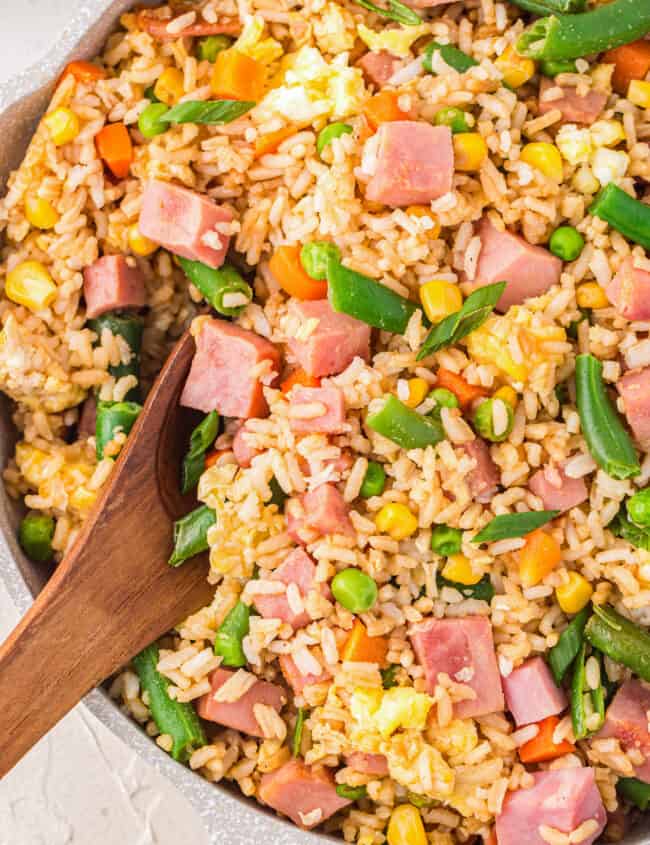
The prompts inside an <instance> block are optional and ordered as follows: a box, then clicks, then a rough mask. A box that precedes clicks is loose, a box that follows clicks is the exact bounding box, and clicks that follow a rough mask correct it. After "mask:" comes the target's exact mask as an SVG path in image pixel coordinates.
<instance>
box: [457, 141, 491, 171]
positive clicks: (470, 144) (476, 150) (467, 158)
mask: <svg viewBox="0 0 650 845" xmlns="http://www.w3.org/2000/svg"><path fill="white" fill-rule="evenodd" d="M454 157H455V165H454V166H455V168H456V170H462V171H471V170H479V169H480V167H481V165H482V164H483V162H484V161H485V159H486V158H487V157H488V147H487V144H486V143H485V140H484V138H483V136H482V135H479V133H478V132H459V133H458V135H454Z"/></svg>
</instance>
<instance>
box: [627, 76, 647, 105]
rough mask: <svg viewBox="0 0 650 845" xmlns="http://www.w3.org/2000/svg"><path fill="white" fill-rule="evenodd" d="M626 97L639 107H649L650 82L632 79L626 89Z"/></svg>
mask: <svg viewBox="0 0 650 845" xmlns="http://www.w3.org/2000/svg"><path fill="white" fill-rule="evenodd" d="M627 98H628V100H629V101H630V102H631V103H634V105H635V106H639V108H642V109H650V82H642V81H641V80H640V79H633V80H632V81H631V82H630V87H629V88H628V91H627Z"/></svg>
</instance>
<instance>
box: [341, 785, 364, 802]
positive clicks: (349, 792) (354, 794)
mask: <svg viewBox="0 0 650 845" xmlns="http://www.w3.org/2000/svg"><path fill="white" fill-rule="evenodd" d="M336 794H337V795H338V796H339V798H347V800H348V801H359V800H360V799H361V798H365V797H366V796H367V795H368V789H367V788H366V787H365V786H348V784H347V783H339V785H338V786H337V787H336Z"/></svg>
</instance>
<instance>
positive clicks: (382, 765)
mask: <svg viewBox="0 0 650 845" xmlns="http://www.w3.org/2000/svg"><path fill="white" fill-rule="evenodd" d="M345 765H346V766H349V767H350V768H351V769H354V770H355V772H361V774H364V775H373V776H374V777H377V778H385V777H386V775H387V774H388V760H387V759H386V758H385V757H384V755H383V754H367V753H366V752H365V751H352V752H351V753H350V754H346V755H345Z"/></svg>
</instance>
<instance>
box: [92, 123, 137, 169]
mask: <svg viewBox="0 0 650 845" xmlns="http://www.w3.org/2000/svg"><path fill="white" fill-rule="evenodd" d="M95 144H96V146H97V152H98V153H99V156H100V158H102V159H103V160H104V162H105V163H106V166H107V167H108V168H109V170H110V171H111V173H112V174H113V175H114V176H116V177H117V178H118V179H126V177H127V176H128V175H129V168H130V167H131V163H132V161H133V144H132V143H131V136H130V135H129V130H128V129H127V128H126V126H125V125H124V124H123V123H108V124H106V126H104V128H103V129H101V130H100V131H99V132H98V133H97V137H96V138H95Z"/></svg>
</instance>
